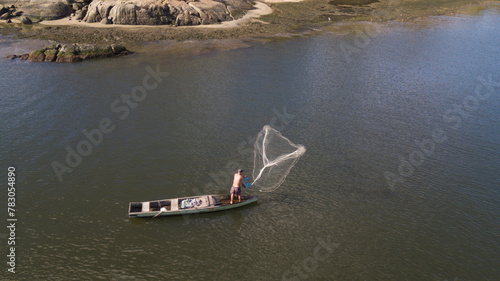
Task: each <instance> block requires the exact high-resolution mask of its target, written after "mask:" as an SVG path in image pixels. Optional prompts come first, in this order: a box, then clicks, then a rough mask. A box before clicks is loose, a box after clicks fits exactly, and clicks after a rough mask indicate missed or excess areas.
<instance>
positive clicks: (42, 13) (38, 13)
mask: <svg viewBox="0 0 500 281" xmlns="http://www.w3.org/2000/svg"><path fill="white" fill-rule="evenodd" d="M0 4H3V5H4V6H10V5H13V4H15V6H16V7H17V9H18V10H20V11H22V12H23V15H24V16H28V17H32V18H39V19H47V20H52V19H59V18H63V17H66V16H69V15H70V14H71V13H72V12H73V8H72V4H73V0H0Z"/></svg>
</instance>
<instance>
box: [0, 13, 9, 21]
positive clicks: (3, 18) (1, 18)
mask: <svg viewBox="0 0 500 281" xmlns="http://www.w3.org/2000/svg"><path fill="white" fill-rule="evenodd" d="M10 18H11V16H10V13H9V12H7V13H4V14H3V15H1V16H0V20H8V19H10Z"/></svg>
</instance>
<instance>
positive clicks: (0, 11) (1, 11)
mask: <svg viewBox="0 0 500 281" xmlns="http://www.w3.org/2000/svg"><path fill="white" fill-rule="evenodd" d="M8 11H9V9H8V8H5V7H4V6H3V5H0V16H1V15H3V14H5V13H7V12H8Z"/></svg>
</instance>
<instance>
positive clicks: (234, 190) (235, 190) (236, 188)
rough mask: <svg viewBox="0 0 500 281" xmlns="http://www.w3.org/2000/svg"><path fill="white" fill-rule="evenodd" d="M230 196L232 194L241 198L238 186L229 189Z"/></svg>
mask: <svg viewBox="0 0 500 281" xmlns="http://www.w3.org/2000/svg"><path fill="white" fill-rule="evenodd" d="M226 190H227V189H226ZM231 194H234V195H237V196H241V188H240V187H239V186H233V187H231Z"/></svg>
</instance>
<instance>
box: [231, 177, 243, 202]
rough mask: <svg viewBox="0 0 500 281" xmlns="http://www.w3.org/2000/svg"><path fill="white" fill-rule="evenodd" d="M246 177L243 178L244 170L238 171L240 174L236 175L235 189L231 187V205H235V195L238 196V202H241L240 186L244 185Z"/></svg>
mask: <svg viewBox="0 0 500 281" xmlns="http://www.w3.org/2000/svg"><path fill="white" fill-rule="evenodd" d="M244 180H245V179H244V177H243V170H242V169H238V172H237V173H236V174H234V180H233V187H231V204H233V197H234V195H238V200H239V202H241V188H240V185H243V186H245V185H244V184H243V181H244Z"/></svg>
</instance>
